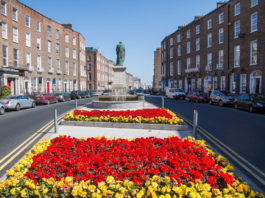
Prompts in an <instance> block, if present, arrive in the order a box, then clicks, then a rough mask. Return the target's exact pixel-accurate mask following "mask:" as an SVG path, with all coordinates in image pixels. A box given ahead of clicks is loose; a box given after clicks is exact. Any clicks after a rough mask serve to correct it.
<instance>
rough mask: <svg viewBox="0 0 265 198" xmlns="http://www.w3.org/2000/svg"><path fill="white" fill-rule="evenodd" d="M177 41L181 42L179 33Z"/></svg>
mask: <svg viewBox="0 0 265 198" xmlns="http://www.w3.org/2000/svg"><path fill="white" fill-rule="evenodd" d="M177 42H178V43H179V42H181V37H180V34H178V35H177Z"/></svg>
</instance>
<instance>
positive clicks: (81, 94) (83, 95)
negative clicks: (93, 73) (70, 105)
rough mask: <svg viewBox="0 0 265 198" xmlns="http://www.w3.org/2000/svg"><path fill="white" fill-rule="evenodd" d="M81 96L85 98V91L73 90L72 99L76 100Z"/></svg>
mask: <svg viewBox="0 0 265 198" xmlns="http://www.w3.org/2000/svg"><path fill="white" fill-rule="evenodd" d="M81 98H85V93H84V92H82V91H80V90H77V91H72V92H71V99H72V100H75V99H81Z"/></svg>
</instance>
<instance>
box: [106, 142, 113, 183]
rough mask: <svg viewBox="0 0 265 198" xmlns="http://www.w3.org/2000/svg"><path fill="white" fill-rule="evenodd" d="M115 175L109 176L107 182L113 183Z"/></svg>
mask: <svg viewBox="0 0 265 198" xmlns="http://www.w3.org/2000/svg"><path fill="white" fill-rule="evenodd" d="M114 139H115V137H114ZM114 181H115V180H114V177H112V176H108V177H107V179H106V182H107V183H108V184H112V183H114Z"/></svg>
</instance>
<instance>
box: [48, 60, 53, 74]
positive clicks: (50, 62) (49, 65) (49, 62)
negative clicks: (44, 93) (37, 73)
mask: <svg viewBox="0 0 265 198" xmlns="http://www.w3.org/2000/svg"><path fill="white" fill-rule="evenodd" d="M48 70H49V72H52V58H51V57H48Z"/></svg>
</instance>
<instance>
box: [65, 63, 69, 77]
mask: <svg viewBox="0 0 265 198" xmlns="http://www.w3.org/2000/svg"><path fill="white" fill-rule="evenodd" d="M65 73H66V74H67V75H69V63H68V61H66V62H65Z"/></svg>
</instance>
